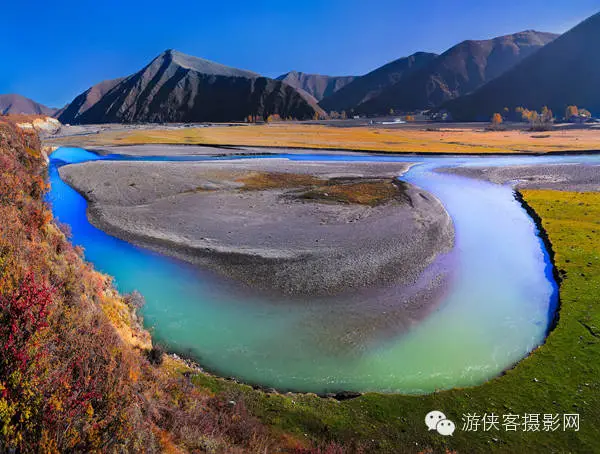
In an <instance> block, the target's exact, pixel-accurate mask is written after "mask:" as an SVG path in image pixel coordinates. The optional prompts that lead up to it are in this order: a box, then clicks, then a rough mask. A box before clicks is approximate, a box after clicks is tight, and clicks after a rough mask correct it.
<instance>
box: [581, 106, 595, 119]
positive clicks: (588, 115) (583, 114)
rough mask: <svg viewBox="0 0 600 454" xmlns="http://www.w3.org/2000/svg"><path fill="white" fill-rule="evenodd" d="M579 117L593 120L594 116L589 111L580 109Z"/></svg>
mask: <svg viewBox="0 0 600 454" xmlns="http://www.w3.org/2000/svg"><path fill="white" fill-rule="evenodd" d="M579 115H581V116H582V117H587V118H591V117H592V114H591V112H590V111H589V110H587V109H584V108H581V109H579Z"/></svg>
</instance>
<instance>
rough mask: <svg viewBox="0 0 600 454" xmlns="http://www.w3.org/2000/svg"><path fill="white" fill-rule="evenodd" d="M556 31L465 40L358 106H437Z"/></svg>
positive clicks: (372, 109) (505, 67)
mask: <svg viewBox="0 0 600 454" xmlns="http://www.w3.org/2000/svg"><path fill="white" fill-rule="evenodd" d="M557 36H558V35H556V34H553V33H547V32H539V31H535V30H525V31H522V32H517V33H513V34H508V35H502V36H498V37H495V38H491V39H485V40H465V41H462V42H460V43H458V44H456V45H455V46H452V47H451V48H450V49H448V50H446V51H445V52H444V53H442V54H441V55H440V56H438V57H437V58H436V59H434V60H433V61H432V62H430V63H429V64H428V65H426V66H425V67H423V68H421V69H420V70H418V71H416V72H414V73H412V74H411V75H410V76H409V77H407V78H403V79H402V80H401V81H399V82H397V83H395V84H393V85H391V86H389V87H387V88H386V89H385V90H383V91H382V92H381V93H380V95H379V96H378V97H375V98H373V99H371V100H369V101H368V102H367V103H364V105H363V106H361V107H359V108H358V110H359V111H360V112H364V113H376V112H378V113H382V112H387V111H388V110H389V109H396V110H403V111H411V110H417V109H428V108H432V107H437V106H439V105H441V104H442V103H444V102H446V101H448V100H450V99H455V98H458V97H460V96H464V95H466V94H468V93H470V92H472V91H474V90H476V89H477V88H479V87H481V86H483V85H484V84H485V83H487V82H489V81H490V80H493V79H495V78H496V77H498V76H500V75H501V74H503V73H504V72H506V71H507V70H509V69H510V68H512V67H513V66H514V65H516V64H517V63H518V62H520V61H521V60H523V59H524V58H527V57H528V56H529V55H531V54H533V53H535V52H536V51H537V50H539V49H541V48H542V47H544V46H545V45H546V44H548V43H549V42H552V40H554V39H556V37H557Z"/></svg>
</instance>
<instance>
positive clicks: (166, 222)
mask: <svg viewBox="0 0 600 454" xmlns="http://www.w3.org/2000/svg"><path fill="white" fill-rule="evenodd" d="M406 169H407V165H406V164H403V163H394V164H390V163H314V162H312V163H293V164H292V163H290V162H289V161H287V160H282V159H268V160H261V161H257V160H236V161H233V162H231V161H228V162H225V161H217V162H207V163H203V162H194V163H189V162H188V163H176V162H159V163H156V162H155V163H152V162H108V161H103V162H89V163H85V164H76V165H69V166H65V167H62V168H61V169H60V174H61V177H62V178H63V179H64V180H65V181H67V182H68V183H69V184H70V185H72V186H73V187H75V188H76V189H77V190H78V191H79V192H80V193H81V194H83V195H84V196H85V197H86V198H87V199H88V201H89V202H90V206H89V209H88V216H89V218H90V221H91V222H92V223H93V224H94V225H96V226H98V227H99V228H101V229H103V230H105V231H107V232H109V233H111V234H113V235H115V236H117V237H120V238H122V239H125V240H127V241H131V242H134V243H136V244H140V245H143V246H146V247H150V248H152V249H155V250H160V251H161V252H165V253H167V254H170V255H175V256H177V257H179V258H183V259H185V260H187V261H190V262H192V263H195V264H198V265H201V266H205V267H208V268H211V269H213V270H215V271H217V272H219V273H221V274H224V275H226V276H228V277H231V278H233V279H235V280H237V281H240V282H243V283H244V284H246V285H249V286H250V287H252V288H255V289H259V290H262V291H265V292H272V291H276V292H277V293H282V294H286V295H291V296H295V297H298V296H304V297H307V296H310V297H315V296H316V297H319V296H327V295H335V294H341V293H348V294H353V293H355V292H357V291H360V290H361V289H365V288H370V287H374V286H376V287H381V286H386V285H390V284H394V285H396V288H395V290H396V291H398V290H399V288H400V287H403V288H405V291H404V293H406V294H408V293H409V292H410V293H411V294H417V293H422V292H420V290H422V289H414V288H412V287H413V286H414V284H415V283H416V282H417V280H418V278H419V276H420V274H421V273H422V272H423V271H424V270H425V269H426V268H427V266H428V265H429V264H431V263H432V262H433V260H434V259H435V257H436V256H437V255H438V254H440V253H444V252H448V251H449V250H450V249H451V248H452V245H453V229H452V222H451V220H450V218H449V216H448V214H447V213H446V211H445V209H444V208H443V206H442V205H441V204H440V203H439V201H437V200H436V199H435V197H433V196H432V195H431V194H427V193H425V192H424V191H422V190H419V189H417V188H415V187H414V186H412V185H409V184H406V183H400V182H396V181H395V179H394V177H395V176H396V175H399V174H402V173H403V172H404V171H405V170H406ZM439 282H440V280H437V281H434V283H432V284H431V286H430V287H433V286H435V283H439ZM409 289H410V290H409ZM427 290H428V293H429V292H430V291H433V290H434V289H433V288H429V289H427ZM390 293H391V291H390ZM401 293H402V292H401ZM400 298H402V296H400ZM423 304H424V303H423V302H419V303H417V302H414V303H413V304H412V306H419V307H421V306H423Z"/></svg>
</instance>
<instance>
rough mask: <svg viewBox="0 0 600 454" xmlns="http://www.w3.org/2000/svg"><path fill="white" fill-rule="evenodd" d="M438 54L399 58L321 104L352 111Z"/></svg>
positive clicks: (366, 75) (327, 108)
mask: <svg viewBox="0 0 600 454" xmlns="http://www.w3.org/2000/svg"><path fill="white" fill-rule="evenodd" d="M436 57H437V55H436V54H431V53H427V52H417V53H415V54H413V55H410V56H409V57H404V58H399V59H398V60H394V61H393V62H390V63H388V64H386V65H384V66H382V67H380V68H377V69H375V70H373V71H371V72H370V73H368V74H365V75H364V76H361V77H358V78H356V79H355V80H354V81H352V82H351V83H349V84H348V85H346V86H345V87H343V88H341V89H340V90H338V91H337V92H335V93H333V94H332V95H330V96H327V97H326V98H324V99H323V100H322V101H321V102H320V104H319V105H320V106H321V107H322V108H323V109H324V110H325V111H327V112H329V111H332V110H334V111H337V112H342V111H350V110H351V109H354V108H356V107H357V106H358V105H360V104H362V103H364V102H367V101H369V100H370V99H372V98H374V97H376V96H378V95H379V94H380V93H381V92H382V91H383V90H385V89H386V88H387V87H389V86H391V85H393V84H394V83H396V82H399V81H400V80H403V79H404V78H405V77H408V75H409V74H411V73H413V72H414V71H417V70H419V69H420V68H422V67H423V66H425V65H427V64H428V63H430V62H431V61H432V60H434V59H435V58H436Z"/></svg>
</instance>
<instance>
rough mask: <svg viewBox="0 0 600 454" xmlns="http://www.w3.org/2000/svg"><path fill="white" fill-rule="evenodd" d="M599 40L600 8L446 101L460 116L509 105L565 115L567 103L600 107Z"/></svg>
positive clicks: (485, 115)
mask: <svg viewBox="0 0 600 454" xmlns="http://www.w3.org/2000/svg"><path fill="white" fill-rule="evenodd" d="M599 40H600V13H597V14H595V15H593V16H591V17H589V18H587V19H585V20H584V21H582V22H581V23H579V24H578V25H576V26H575V27H574V28H572V29H571V30H569V31H567V32H565V33H564V34H562V35H561V36H559V37H558V38H556V39H555V40H554V41H553V42H551V43H549V44H548V45H546V46H544V47H543V48H542V49H540V50H538V51H537V52H536V53H535V54H533V55H530V56H529V57H528V58H526V59H524V60H523V61H521V62H520V63H519V64H518V65H516V66H515V67H513V68H512V69H511V70H509V71H507V72H506V73H504V74H502V75H501V76H499V77H498V78H496V79H494V80H492V81H490V82H489V83H487V84H485V85H484V86H482V87H481V88H479V89H478V90H477V91H475V92H473V93H472V94H470V95H468V96H464V97H462V98H459V99H456V100H453V101H450V102H448V103H445V104H444V105H443V106H442V107H444V108H445V109H447V110H449V111H450V112H451V114H452V116H453V118H454V119H456V120H459V121H460V120H484V119H485V120H487V119H489V117H490V116H491V115H492V114H493V113H494V112H500V111H501V110H502V109H503V108H504V107H508V108H510V109H514V108H516V107H518V106H523V107H525V108H529V109H536V110H539V109H541V108H542V106H548V107H549V108H550V109H552V110H554V112H555V113H557V114H559V115H560V114H561V112H563V111H564V110H563V109H565V108H566V107H567V105H579V106H580V107H586V108H587V109H589V110H590V111H592V112H596V113H600V91H599V90H598V89H597V80H598V79H599V78H600V59H598V58H594V56H595V55H596V52H595V49H594V44H595V43H597V42H598V41H599Z"/></svg>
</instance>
